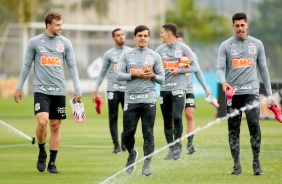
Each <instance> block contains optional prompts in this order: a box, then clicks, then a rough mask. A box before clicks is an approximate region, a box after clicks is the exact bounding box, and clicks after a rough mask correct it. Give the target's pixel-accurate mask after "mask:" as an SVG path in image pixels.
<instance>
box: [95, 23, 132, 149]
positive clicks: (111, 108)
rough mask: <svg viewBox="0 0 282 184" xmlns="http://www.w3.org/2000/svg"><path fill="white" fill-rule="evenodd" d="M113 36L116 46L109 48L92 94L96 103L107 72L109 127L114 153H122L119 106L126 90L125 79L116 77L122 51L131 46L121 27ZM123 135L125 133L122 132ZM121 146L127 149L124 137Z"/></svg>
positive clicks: (113, 32) (122, 102)
mask: <svg viewBox="0 0 282 184" xmlns="http://www.w3.org/2000/svg"><path fill="white" fill-rule="evenodd" d="M112 38H113V41H114V42H115V44H116V45H115V46H114V47H113V48H111V49H110V50H108V51H107V52H106V53H105V54H104V57H103V66H102V69H101V72H100V74H99V76H98V79H97V82H96V85H95V88H94V92H93V95H92V101H93V102H94V103H95V99H96V98H97V97H98V98H101V96H100V95H98V89H99V87H100V85H101V83H102V81H103V79H104V77H105V75H106V74H107V71H108V72H109V75H108V84H107V99H108V113H109V127H110V132H111V137H112V140H113V144H114V150H113V153H117V154H118V153H120V144H119V141H118V126H117V122H118V108H119V104H121V106H122V108H123V105H124V92H125V83H126V82H125V81H118V80H117V79H116V77H117V76H116V68H117V65H118V62H119V58H120V55H121V53H123V52H124V51H126V50H129V49H131V48H130V47H127V46H125V45H124V44H125V35H124V33H123V31H122V30H121V29H120V28H117V29H114V30H113V31H112ZM121 135H122V136H121V137H123V134H121ZM121 148H122V150H123V151H125V150H126V148H125V145H124V139H123V138H122V142H121Z"/></svg>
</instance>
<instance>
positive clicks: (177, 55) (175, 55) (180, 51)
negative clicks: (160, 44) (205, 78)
mask: <svg viewBox="0 0 282 184" xmlns="http://www.w3.org/2000/svg"><path fill="white" fill-rule="evenodd" d="M181 56H182V50H180V49H176V50H175V52H174V57H176V58H180V57H181Z"/></svg>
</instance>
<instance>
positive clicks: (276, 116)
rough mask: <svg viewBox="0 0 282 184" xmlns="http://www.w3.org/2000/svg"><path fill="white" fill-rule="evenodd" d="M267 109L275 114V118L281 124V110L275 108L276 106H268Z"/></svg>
mask: <svg viewBox="0 0 282 184" xmlns="http://www.w3.org/2000/svg"><path fill="white" fill-rule="evenodd" d="M268 109H269V110H271V111H272V112H273V113H274V114H275V118H276V119H277V120H278V121H279V122H280V123H282V115H281V109H279V107H277V106H276V105H270V106H268Z"/></svg>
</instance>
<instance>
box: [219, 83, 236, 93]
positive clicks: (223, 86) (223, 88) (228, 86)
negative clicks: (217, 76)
mask: <svg viewBox="0 0 282 184" xmlns="http://www.w3.org/2000/svg"><path fill="white" fill-rule="evenodd" d="M221 85H222V90H223V92H224V93H226V90H227V89H232V88H233V87H232V86H230V85H229V84H228V83H227V82H224V83H222V84H221Z"/></svg>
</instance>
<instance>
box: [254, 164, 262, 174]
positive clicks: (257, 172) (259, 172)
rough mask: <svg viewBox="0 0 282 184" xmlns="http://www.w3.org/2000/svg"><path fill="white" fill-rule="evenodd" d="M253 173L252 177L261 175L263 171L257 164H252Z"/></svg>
mask: <svg viewBox="0 0 282 184" xmlns="http://www.w3.org/2000/svg"><path fill="white" fill-rule="evenodd" d="M253 172H254V175H263V171H262V169H261V167H260V163H259V162H253Z"/></svg>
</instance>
